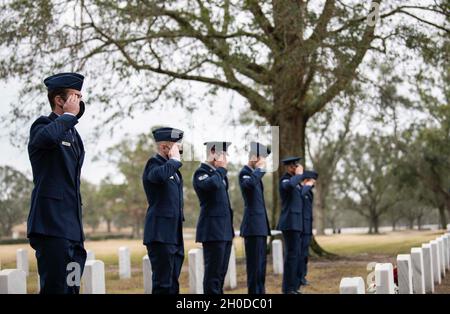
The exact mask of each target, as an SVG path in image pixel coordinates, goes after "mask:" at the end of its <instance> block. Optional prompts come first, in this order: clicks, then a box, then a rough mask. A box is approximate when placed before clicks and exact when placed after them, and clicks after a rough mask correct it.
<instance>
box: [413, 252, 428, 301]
mask: <svg viewBox="0 0 450 314" xmlns="http://www.w3.org/2000/svg"><path fill="white" fill-rule="evenodd" d="M411 262H412V269H413V291H414V294H424V293H425V278H424V274H423V252H422V248H418V247H414V248H412V249H411Z"/></svg>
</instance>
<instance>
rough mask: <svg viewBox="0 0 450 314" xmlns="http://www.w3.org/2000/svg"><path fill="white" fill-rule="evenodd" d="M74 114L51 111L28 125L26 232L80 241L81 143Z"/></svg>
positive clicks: (81, 230) (82, 154)
mask: <svg viewBox="0 0 450 314" xmlns="http://www.w3.org/2000/svg"><path fill="white" fill-rule="evenodd" d="M77 123H78V119H77V118H76V117H75V116H72V115H69V114H63V115H61V116H59V117H58V115H56V114H55V113H51V114H50V115H49V116H48V117H45V116H42V117H40V118H38V119H37V120H36V121H35V122H34V123H33V124H32V126H31V130H30V140H29V142H28V155H29V158H30V162H31V168H32V170H33V183H34V189H33V192H32V194H31V209H30V214H29V216H28V224H27V235H28V237H30V236H32V235H34V234H41V235H47V236H54V237H59V238H65V239H69V240H73V241H83V240H84V233H83V224H82V210H81V207H82V202H81V195H80V172H81V166H82V165H83V160H84V147H83V142H82V140H81V138H80V136H79V134H78V132H77V131H76V130H75V128H74V126H75V125H76V124H77Z"/></svg>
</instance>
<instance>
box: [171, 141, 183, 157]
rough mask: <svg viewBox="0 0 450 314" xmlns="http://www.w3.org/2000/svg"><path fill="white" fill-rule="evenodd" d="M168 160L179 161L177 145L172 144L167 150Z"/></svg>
mask: <svg viewBox="0 0 450 314" xmlns="http://www.w3.org/2000/svg"><path fill="white" fill-rule="evenodd" d="M169 158H173V159H176V160H180V159H181V157H180V150H179V149H178V145H177V144H176V143H174V144H173V145H172V147H171V148H170V150H169Z"/></svg>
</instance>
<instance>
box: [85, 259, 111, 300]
mask: <svg viewBox="0 0 450 314" xmlns="http://www.w3.org/2000/svg"><path fill="white" fill-rule="evenodd" d="M83 293H84V294H105V293H106V287H105V263H103V262H102V261H100V260H93V261H92V260H91V261H87V262H86V264H85V267H84V273H83Z"/></svg>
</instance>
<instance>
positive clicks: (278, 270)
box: [0, 240, 283, 294]
mask: <svg viewBox="0 0 450 314" xmlns="http://www.w3.org/2000/svg"><path fill="white" fill-rule="evenodd" d="M272 252H273V253H272V259H273V271H274V274H282V273H283V248H282V242H281V240H274V241H272ZM188 262H189V291H190V293H200V294H201V293H203V275H204V261H203V250H202V249H201V248H196V249H191V250H190V251H189V252H188ZM142 270H143V281H144V293H151V292H152V268H151V263H150V260H149V258H148V255H145V256H144V257H143V258H142ZM28 275H29V262H28V252H27V250H26V249H18V250H17V255H16V269H5V270H2V271H0V294H25V293H26V290H27V289H26V277H27V276H28ZM119 277H120V279H126V278H131V260H130V250H129V249H128V247H124V246H123V247H120V248H119ZM37 281H38V291H39V290H40V278H39V275H38V278H37ZM82 282H83V290H82V292H83V293H85V294H104V293H106V285H105V264H104V262H103V261H101V260H97V259H95V254H94V252H93V251H90V250H88V251H87V258H86V263H85V266H84V272H83V278H82ZM225 287H226V288H229V289H235V288H236V287H237V269H236V253H235V248H234V245H233V246H232V250H231V255H230V261H229V264H228V271H227V274H226V277H225Z"/></svg>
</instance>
